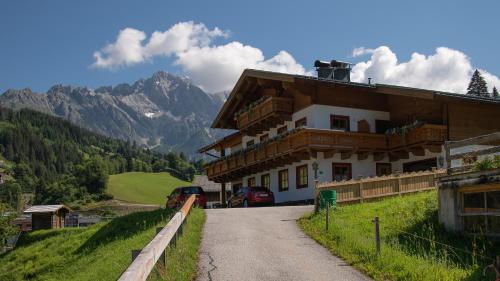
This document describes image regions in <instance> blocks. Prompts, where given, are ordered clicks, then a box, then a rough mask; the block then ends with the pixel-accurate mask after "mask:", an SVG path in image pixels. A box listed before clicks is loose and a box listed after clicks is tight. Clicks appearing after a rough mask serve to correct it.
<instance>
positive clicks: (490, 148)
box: [444, 132, 500, 175]
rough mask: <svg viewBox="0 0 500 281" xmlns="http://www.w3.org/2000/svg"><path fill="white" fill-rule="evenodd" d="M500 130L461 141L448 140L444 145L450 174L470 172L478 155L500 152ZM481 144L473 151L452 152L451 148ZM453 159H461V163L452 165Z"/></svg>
mask: <svg viewBox="0 0 500 281" xmlns="http://www.w3.org/2000/svg"><path fill="white" fill-rule="evenodd" d="M499 144H500V132H496V133H492V134H488V135H483V136H478V137H474V138H469V139H464V140H460V141H447V142H446V143H445V145H444V149H445V154H446V156H445V158H446V167H447V168H448V174H449V175H451V174H455V173H461V172H470V171H471V170H473V168H474V166H475V165H474V162H475V161H477V158H478V156H483V155H494V154H498V153H500V145H499ZM474 145H475V146H479V147H477V148H476V149H474V150H472V151H467V152H459V153H454V154H451V149H457V148H463V147H467V146H474ZM452 160H461V162H462V163H461V165H459V166H457V167H452V165H451V161H452Z"/></svg>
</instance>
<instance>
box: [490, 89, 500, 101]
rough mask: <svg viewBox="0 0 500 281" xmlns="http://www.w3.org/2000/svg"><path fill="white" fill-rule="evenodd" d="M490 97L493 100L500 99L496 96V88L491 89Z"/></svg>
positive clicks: (499, 96)
mask: <svg viewBox="0 0 500 281" xmlns="http://www.w3.org/2000/svg"><path fill="white" fill-rule="evenodd" d="M491 97H492V98H494V99H500V95H499V94H498V90H497V87H493V91H492V92H491Z"/></svg>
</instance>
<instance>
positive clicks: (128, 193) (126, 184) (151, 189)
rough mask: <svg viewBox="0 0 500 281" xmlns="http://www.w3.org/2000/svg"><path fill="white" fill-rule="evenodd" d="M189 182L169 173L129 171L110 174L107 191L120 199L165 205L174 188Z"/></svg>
mask: <svg viewBox="0 0 500 281" xmlns="http://www.w3.org/2000/svg"><path fill="white" fill-rule="evenodd" d="M189 184H190V183H189V182H186V181H183V180H180V179H178V178H176V177H173V176H171V175H170V174H169V173H142V172H131V173H123V174H117V175H111V176H110V177H109V183H108V190H107V192H108V193H110V194H111V195H113V197H114V198H115V199H118V200H122V201H127V202H133V203H142V204H155V205H165V202H166V197H167V195H169V194H170V192H171V191H172V190H173V189H174V188H176V187H178V186H184V185H189Z"/></svg>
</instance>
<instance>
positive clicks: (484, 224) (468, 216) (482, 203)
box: [462, 190, 500, 233]
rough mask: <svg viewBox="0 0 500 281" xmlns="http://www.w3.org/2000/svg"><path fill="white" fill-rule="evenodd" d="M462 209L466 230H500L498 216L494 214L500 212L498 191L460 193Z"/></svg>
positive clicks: (499, 218) (471, 231) (493, 231)
mask: <svg viewBox="0 0 500 281" xmlns="http://www.w3.org/2000/svg"><path fill="white" fill-rule="evenodd" d="M462 211H463V213H464V214H465V216H463V222H464V229H465V231H466V232H469V233H484V232H487V233H499V232H500V217H498V215H496V214H498V213H500V191H497V190H495V191H489V190H486V191H484V192H480V191H476V192H464V193H462ZM495 213H496V214H495Z"/></svg>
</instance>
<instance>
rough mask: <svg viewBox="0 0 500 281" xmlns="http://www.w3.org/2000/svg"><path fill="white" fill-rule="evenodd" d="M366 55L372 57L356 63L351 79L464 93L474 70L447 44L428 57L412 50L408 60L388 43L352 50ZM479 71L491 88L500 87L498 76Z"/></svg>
mask: <svg viewBox="0 0 500 281" xmlns="http://www.w3.org/2000/svg"><path fill="white" fill-rule="evenodd" d="M365 54H371V57H370V59H369V60H367V61H362V62H359V63H357V64H355V65H354V67H353V69H352V75H351V80H352V81H355V82H366V81H367V80H368V78H369V77H370V78H372V81H373V82H375V83H384V84H394V85H401V86H408V87H416V88H424V89H432V90H439V91H448V92H456V93H465V92H466V89H467V86H468V84H469V81H470V78H471V76H472V72H473V71H474V70H475V68H474V67H473V66H472V64H471V61H470V59H469V57H467V56H466V55H465V54H464V53H462V52H460V51H457V50H453V49H450V48H446V47H439V48H437V49H436V53H434V54H432V55H429V56H425V55H422V54H419V53H413V54H412V55H411V58H410V59H409V60H408V61H406V62H399V61H398V58H397V56H396V54H395V53H394V52H392V51H391V49H390V48H389V47H386V46H380V47H378V48H376V49H366V48H363V47H362V48H356V49H354V50H353V53H352V55H353V56H354V57H356V56H360V55H365ZM479 71H480V72H481V73H482V74H483V77H484V78H485V80H486V82H487V83H488V88H489V90H490V91H491V89H492V88H493V86H496V87H497V88H500V80H499V78H498V77H496V76H495V75H493V74H491V73H488V72H487V71H485V70H481V69H480V70H479Z"/></svg>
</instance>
